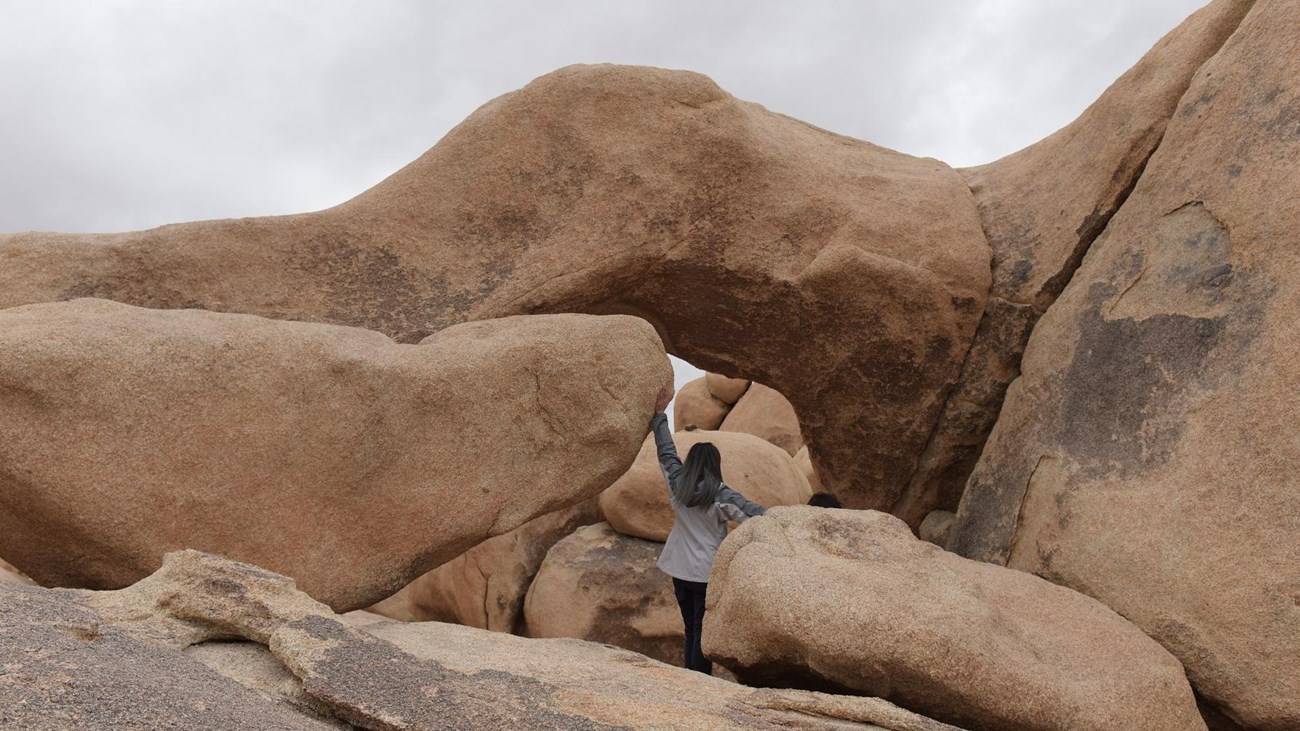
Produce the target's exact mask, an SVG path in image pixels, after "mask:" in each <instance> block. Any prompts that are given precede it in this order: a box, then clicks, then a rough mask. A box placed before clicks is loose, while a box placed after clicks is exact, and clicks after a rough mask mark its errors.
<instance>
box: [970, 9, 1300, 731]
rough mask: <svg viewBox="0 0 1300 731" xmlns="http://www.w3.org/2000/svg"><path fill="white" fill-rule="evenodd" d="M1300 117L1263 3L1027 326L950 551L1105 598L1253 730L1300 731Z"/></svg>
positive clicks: (1285, 30)
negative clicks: (1014, 375) (1052, 298)
mask: <svg viewBox="0 0 1300 731" xmlns="http://www.w3.org/2000/svg"><path fill="white" fill-rule="evenodd" d="M1211 7H1212V8H1213V7H1214V6H1211ZM1297 110H1300V16H1298V15H1297V14H1296V12H1295V6H1294V4H1292V3H1287V2H1273V1H1271V0H1269V1H1264V0H1261V1H1260V2H1256V3H1255V6H1254V9H1253V10H1252V11H1251V12H1250V14H1249V15H1248V16H1247V18H1246V20H1245V21H1244V22H1243V23H1242V25H1241V27H1240V28H1239V29H1238V31H1237V33H1236V34H1235V35H1233V37H1232V39H1231V40H1230V41H1229V42H1228V43H1227V44H1226V45H1225V46H1224V47H1223V50H1221V51H1220V52H1219V54H1218V55H1217V56H1215V58H1214V59H1212V60H1211V61H1210V62H1209V63H1207V64H1206V65H1205V67H1204V68H1203V69H1202V70H1201V72H1200V73H1199V74H1198V75H1197V77H1196V80H1195V82H1194V83H1193V85H1192V87H1191V89H1189V90H1188V93H1187V94H1186V95H1185V96H1184V98H1183V101H1182V104H1181V105H1180V107H1179V109H1178V111H1177V113H1176V114H1175V115H1174V119H1173V121H1172V122H1171V123H1170V124H1169V127H1168V129H1167V130H1166V132H1165V136H1164V140H1163V142H1162V143H1161V145H1160V149H1159V150H1158V151H1157V152H1156V154H1155V155H1154V156H1153V157H1152V159H1151V161H1150V163H1149V164H1148V165H1147V168H1146V172H1145V173H1144V174H1143V175H1142V179H1141V180H1140V181H1139V183H1138V185H1137V188H1136V189H1135V190H1134V192H1133V194H1132V195H1131V196H1130V197H1129V198H1128V200H1127V202H1126V203H1125V204H1124V207H1123V208H1122V209H1121V210H1120V212H1119V213H1118V214H1117V215H1116V216H1115V218H1114V219H1113V220H1112V221H1111V222H1110V225H1109V226H1108V227H1107V229H1106V231H1105V233H1103V234H1102V236H1101V238H1100V239H1099V240H1098V241H1097V243H1096V244H1094V245H1093V247H1092V249H1091V251H1090V252H1089V254H1088V258H1087V260H1086V261H1085V262H1084V264H1083V266H1082V267H1081V268H1080V269H1079V271H1078V273H1076V274H1075V276H1074V278H1073V280H1072V281H1071V283H1070V285H1069V286H1068V287H1067V288H1066V290H1065V292H1064V293H1063V294H1062V295H1061V298H1060V299H1059V300H1058V301H1057V303H1056V304H1055V305H1053V307H1052V308H1051V309H1050V310H1048V312H1047V314H1046V315H1044V317H1043V319H1042V320H1041V321H1040V322H1039V324H1038V326H1037V328H1036V329H1035V331H1034V335H1033V337H1032V338H1031V339H1030V341H1029V347H1028V349H1027V350H1026V352H1025V358H1024V363H1023V365H1022V368H1023V371H1024V374H1023V375H1022V376H1021V378H1020V379H1019V380H1018V381H1016V383H1015V384H1014V385H1013V386H1012V388H1011V390H1010V391H1009V392H1008V396H1007V403H1006V406H1005V407H1004V409H1003V411H1002V416H1001V418H1000V419H999V421H998V424H997V427H996V428H995V429H994V432H993V436H992V437H991V438H990V440H989V443H988V446H987V447H986V448H985V451H984V455H983V457H982V458H981V460H980V463H979V466H978V467H977V469H976V471H975V473H974V474H973V475H972V478H971V482H970V486H969V487H968V489H967V495H966V496H965V498H964V499H963V501H962V506H961V510H960V511H959V515H958V525H957V526H956V528H955V529H954V530H955V535H954V540H953V541H952V543H951V545H952V547H953V548H954V550H957V551H959V552H961V553H963V554H965V555H969V556H972V557H976V558H980V559H984V560H990V561H998V562H1006V563H1007V564H1008V565H1010V566H1012V567H1014V568H1018V569H1023V570H1026V571H1032V572H1034V573H1037V574H1039V575H1041V576H1044V577H1047V578H1049V579H1051V580H1052V581H1054V582H1057V583H1060V584H1064V585H1066V586H1070V587H1074V588H1076V589H1078V590H1080V591H1082V592H1084V593H1086V594H1089V595H1091V596H1094V597H1097V598H1098V599H1100V600H1101V601H1103V602H1105V603H1106V604H1107V605H1109V606H1111V607H1112V608H1114V609H1115V610H1116V611H1117V612H1119V613H1121V614H1123V615H1124V616H1125V617H1128V618H1129V619H1130V620H1132V621H1133V622H1135V623H1136V624H1137V625H1138V626H1140V627H1141V628H1142V629H1144V630H1145V631H1146V632H1147V633H1148V634H1150V635H1151V636H1152V637H1154V638H1156V639H1157V640H1159V641H1160V642H1161V643H1162V644H1164V645H1165V646H1166V647H1167V648H1169V650H1170V651H1172V652H1173V654H1174V655H1176V656H1177V657H1178V658H1179V659H1180V660H1181V661H1182V662H1183V664H1184V665H1185V666H1186V667H1187V672H1188V676H1189V677H1190V679H1191V681H1192V684H1193V686H1194V687H1195V688H1196V690H1197V691H1198V692H1199V693H1200V694H1201V695H1203V696H1204V697H1205V698H1206V699H1207V700H1208V701H1209V702H1210V703H1212V704H1213V705H1216V706H1218V707H1220V708H1221V709H1223V710H1224V712H1225V713H1226V714H1227V715H1229V716H1230V717H1232V718H1234V719H1235V720H1236V721H1237V722H1238V723H1241V724H1242V725H1243V726H1246V727H1248V728H1255V729H1286V728H1297V727H1300V674H1298V673H1296V672H1295V671H1294V668H1295V666H1296V658H1298V657H1300V609H1298V608H1297V604H1298V599H1297V598H1298V597H1300V541H1297V540H1296V536H1297V535H1300V491H1297V490H1296V487H1295V484H1296V483H1295V465H1297V464H1300V443H1298V442H1297V441H1296V439H1295V431H1296V427H1295V423H1296V419H1295V415H1296V414H1297V413H1300V396H1298V395H1297V394H1298V393H1300V392H1298V391H1297V390H1296V388H1295V385H1296V384H1297V383H1300V361H1298V360H1297V359H1296V358H1295V357H1294V353H1295V352H1296V351H1297V350H1298V349H1300V263H1298V262H1297V255H1296V246H1295V241H1296V240H1297V238H1300V207H1298V204H1297V200H1298V199H1297V197H1296V195H1295V191H1296V190H1300V166H1297V165H1296V160H1297V159H1300V121H1297V120H1300V111H1297Z"/></svg>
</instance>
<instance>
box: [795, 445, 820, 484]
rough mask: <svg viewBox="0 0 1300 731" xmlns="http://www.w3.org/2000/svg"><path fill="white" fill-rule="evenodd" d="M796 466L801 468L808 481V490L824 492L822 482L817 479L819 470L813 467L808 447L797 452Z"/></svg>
mask: <svg viewBox="0 0 1300 731" xmlns="http://www.w3.org/2000/svg"><path fill="white" fill-rule="evenodd" d="M794 466H795V467H798V468H799V471H800V472H802V473H803V476H804V477H805V478H807V480H808V488H809V489H810V490H812V491H813V492H822V491H823V490H822V482H821V480H820V479H818V478H817V468H816V467H813V463H812V455H810V454H809V453H808V447H807V446H804V447H802V448H800V449H799V451H798V452H795V455H794Z"/></svg>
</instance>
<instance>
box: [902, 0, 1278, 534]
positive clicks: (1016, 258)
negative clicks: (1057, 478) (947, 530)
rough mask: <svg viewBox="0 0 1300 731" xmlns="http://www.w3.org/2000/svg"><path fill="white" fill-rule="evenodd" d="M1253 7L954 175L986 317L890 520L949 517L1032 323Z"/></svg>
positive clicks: (1187, 32)
mask: <svg viewBox="0 0 1300 731" xmlns="http://www.w3.org/2000/svg"><path fill="white" fill-rule="evenodd" d="M1252 4H1253V0H1215V2H1212V3H1210V4H1209V5H1208V6H1207V7H1206V8H1204V9H1202V10H1201V11H1199V12H1197V13H1195V14H1194V15H1192V16H1191V17H1190V18H1188V19H1187V21H1185V22H1184V23H1183V24H1182V25H1180V26H1179V27H1178V28H1177V29H1175V30H1174V31H1172V32H1170V33H1169V34H1168V35H1167V36H1165V37H1164V38H1163V39H1162V40H1161V41H1160V42H1159V43H1157V44H1156V45H1155V47H1154V48H1152V49H1151V51H1149V52H1148V53H1147V54H1146V56H1144V57H1143V58H1142V60H1141V61H1140V62H1139V63H1138V64H1137V65H1136V66H1134V67H1133V68H1132V69H1130V70H1129V71H1128V72H1127V73H1125V74H1124V75H1123V76H1121V77H1120V78H1119V79H1118V80H1117V81H1116V82H1115V83H1114V84H1112V85H1111V87H1110V88H1109V89H1107V90H1106V93H1105V94H1103V95H1102V96H1101V98H1100V99H1098V100H1097V101H1096V102H1095V103H1093V105H1092V106H1090V107H1089V108H1088V109H1087V111H1085V112H1084V113H1083V114H1082V115H1081V116H1080V117H1079V118H1078V119H1077V120H1075V121H1074V122H1073V123H1071V124H1070V125H1067V126H1066V127H1065V128H1063V129H1061V130H1060V131H1059V132H1057V133H1055V134H1053V135H1051V136H1050V137H1047V138H1046V139H1044V140H1042V141H1040V142H1038V143H1036V144H1034V145H1031V146H1029V147H1027V148H1025V149H1024V150H1021V151H1020V152H1017V153H1015V154H1013V155H1009V156H1007V157H1005V158H1003V159H1001V160H998V161H997V162H994V163H991V164H988V165H983V166H981V167H976V168H969V169H966V170H962V171H961V173H962V175H963V176H964V177H965V178H966V180H967V182H968V183H969V184H970V187H971V191H972V192H973V193H974V195H975V200H976V202H977V203H978V205H979V212H980V220H981V222H982V223H983V227H984V231H985V233H987V235H988V243H989V245H990V246H991V247H992V249H993V286H992V290H991V291H990V293H989V298H988V305H987V308H986V309H985V312H984V318H983V320H982V321H981V323H980V326H979V329H978V331H977V332H976V334H975V339H974V342H973V343H972V345H971V348H970V351H969V353H968V354H967V356H966V362H965V364H964V365H963V367H962V374H961V379H960V381H959V383H958V385H957V388H956V389H955V390H954V392H953V394H952V395H951V396H950V397H949V398H948V403H947V405H946V406H945V407H944V410H943V414H942V416H941V417H940V418H939V421H938V424H937V426H936V428H935V431H934V435H933V437H932V438H931V440H930V444H929V445H928V446H927V448H926V450H925V452H924V453H923V455H922V456H921V458H920V463H919V465H918V466H917V469H916V470H915V472H914V473H913V474H912V478H911V480H910V482H909V484H908V486H907V489H906V491H905V492H904V494H903V496H902V497H901V498H900V500H899V502H898V504H897V505H896V506H895V507H894V509H893V512H894V513H895V514H896V515H899V516H900V517H902V518H903V519H904V520H906V521H907V522H908V523H909V524H911V525H912V526H914V527H915V526H917V525H918V524H919V523H920V522H921V519H922V518H924V517H925V515H926V513H928V512H929V511H931V510H934V509H936V508H939V509H944V510H955V509H956V507H957V503H958V502H959V500H960V498H961V494H962V489H963V488H964V486H965V484H966V479H967V477H968V476H969V475H970V473H971V470H972V469H973V468H974V466H975V462H976V460H977V459H978V458H979V455H980V450H981V448H982V447H983V445H984V442H985V440H986V438H987V437H988V434H989V431H990V430H991V429H992V428H993V424H994V422H995V421H996V420H997V417H998V411H999V409H1000V408H1001V405H1002V401H1003V398H1004V396H1005V393H1006V388H1007V386H1008V384H1010V383H1011V382H1012V381H1013V380H1014V379H1015V378H1016V376H1017V375H1019V373H1020V371H1019V365H1020V358H1021V354H1022V353H1023V352H1024V347H1025V342H1026V341H1027V340H1028V338H1029V334H1030V332H1031V331H1032V329H1033V327H1034V323H1035V322H1036V321H1037V319H1038V317H1039V316H1040V315H1041V314H1042V313H1043V312H1044V311H1045V310H1046V309H1047V307H1048V306H1049V305H1051V304H1052V302H1054V301H1055V300H1056V297H1057V296H1058V295H1059V294H1060V293H1061V290H1062V289H1063V288H1064V287H1065V284H1066V283H1067V282H1069V281H1070V277H1071V275H1073V274H1074V271H1075V269H1077V268H1078V266H1079V264H1080V262H1081V261H1083V256H1084V254H1085V253H1086V252H1087V251H1088V248H1089V246H1091V245H1092V243H1093V241H1094V240H1095V239H1096V238H1097V236H1098V234H1100V233H1101V232H1102V230H1103V229H1105V227H1106V224H1107V222H1108V221H1110V219H1111V217H1112V216H1113V215H1115V212H1116V211H1117V210H1119V208H1120V206H1121V205H1122V204H1123V203H1124V201H1125V199H1126V198H1127V197H1128V195H1129V193H1130V191H1132V190H1133V186H1134V185H1135V184H1136V183H1137V180H1138V177H1139V176H1140V175H1142V171H1143V169H1144V168H1145V167H1146V165H1147V160H1148V159H1149V158H1150V157H1151V154H1152V153H1153V152H1155V150H1156V147H1157V145H1158V144H1160V140H1161V136H1162V135H1163V134H1164V133H1165V129H1166V126H1167V124H1168V123H1169V120H1170V118H1171V117H1173V116H1174V113H1175V109H1176V108H1177V107H1178V104H1179V100H1180V99H1181V98H1183V95H1184V92H1186V91H1187V88H1188V86H1189V84H1191V83H1192V79H1193V78H1194V76H1195V75H1196V73H1197V71H1198V69H1200V68H1201V66H1202V64H1204V63H1205V62H1206V60H1208V59H1209V58H1210V57H1211V56H1212V55H1214V53H1215V52H1216V51H1218V49H1219V48H1220V47H1221V46H1222V45H1223V43H1224V42H1225V41H1226V40H1227V39H1228V37H1229V36H1230V35H1231V34H1232V32H1233V30H1234V29H1235V28H1236V27H1237V24H1238V23H1239V22H1240V21H1241V18H1242V17H1243V16H1244V15H1245V13H1246V11H1247V10H1248V9H1249V8H1250V6H1251V5H1252Z"/></svg>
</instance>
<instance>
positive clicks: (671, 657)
mask: <svg viewBox="0 0 1300 731" xmlns="http://www.w3.org/2000/svg"><path fill="white" fill-rule="evenodd" d="M661 550H663V544H662V543H655V542H653V541H645V540H641V539H640V538H632V537H631V536H625V535H622V534H621V533H617V532H615V531H614V529H612V528H610V527H609V524H607V523H598V524H596V525H589V526H587V527H585V528H580V529H578V530H577V531H576V532H574V533H573V534H572V535H570V536H568V537H567V538H564V539H563V540H561V541H560V542H559V543H556V544H555V546H554V547H553V548H551V552H550V553H548V554H546V560H545V561H544V562H542V568H541V569H540V570H539V571H538V572H537V578H536V579H534V580H533V584H532V586H531V587H530V588H529V589H528V599H527V601H526V603H525V605H524V616H525V621H526V625H525V632H524V634H526V635H527V636H528V637H572V638H574V639H579V640H590V641H592V642H602V643H604V644H607V645H614V646H615V647H621V648H623V649H625V650H632V651H634V652H639V653H641V654H642V655H646V656H647V657H653V658H654V659H656V660H659V661H660V662H665V663H668V664H669V665H677V666H680V665H681V664H682V652H683V648H682V646H683V643H684V642H685V637H686V635H685V630H684V629H683V627H682V615H681V611H680V610H679V609H678V608H677V599H676V598H675V597H674V596H673V584H672V579H670V578H669V577H668V575H667V574H665V573H663V572H662V571H660V570H659V569H658V568H657V567H656V566H655V562H656V561H658V560H659V552H660V551H661Z"/></svg>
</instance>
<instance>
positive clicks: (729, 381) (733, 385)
mask: <svg viewBox="0 0 1300 731" xmlns="http://www.w3.org/2000/svg"><path fill="white" fill-rule="evenodd" d="M704 383H705V385H706V386H707V387H708V389H709V393H710V394H711V395H712V396H713V398H715V399H717V400H719V401H721V402H722V403H724V404H726V405H728V406H735V405H736V402H737V401H739V400H740V397H741V396H744V395H745V391H747V390H749V381H747V380H745V379H744V378H727V377H726V376H723V375H719V374H717V373H706V374H704Z"/></svg>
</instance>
